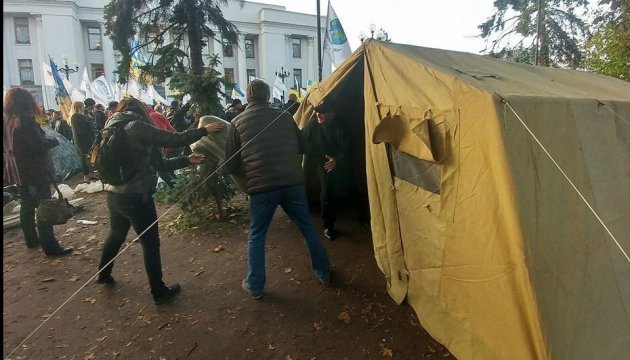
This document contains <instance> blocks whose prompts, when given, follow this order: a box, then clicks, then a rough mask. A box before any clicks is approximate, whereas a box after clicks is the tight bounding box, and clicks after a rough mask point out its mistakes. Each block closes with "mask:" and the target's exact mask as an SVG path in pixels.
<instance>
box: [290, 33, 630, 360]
mask: <svg viewBox="0 0 630 360" xmlns="http://www.w3.org/2000/svg"><path fill="white" fill-rule="evenodd" d="M322 99H323V100H324V101H327V102H331V103H333V104H334V105H336V106H335V107H336V108H337V109H348V108H349V109H352V111H354V112H355V113H357V114H358V116H356V117H354V118H352V119H351V120H352V121H354V125H356V126H357V127H359V126H360V127H363V126H364V131H363V134H362V135H363V136H364V139H363V140H364V144H365V145H364V150H365V152H364V153H365V162H364V164H365V175H366V179H367V188H368V193H369V201H370V211H371V224H372V234H373V242H374V251H375V257H376V261H377V263H378V266H379V267H380V269H381V271H382V272H383V273H384V275H385V278H386V280H387V290H388V292H389V294H390V295H391V296H392V298H393V299H394V300H395V301H397V302H399V303H400V302H402V301H404V300H407V301H408V302H409V303H410V304H411V305H412V307H413V308H414V309H415V311H416V313H417V314H418V316H419V319H420V321H421V323H422V325H423V327H424V328H426V329H427V331H428V332H429V333H430V334H431V335H432V336H433V337H435V338H436V339H437V340H438V341H440V342H441V343H442V344H444V345H445V346H447V347H448V349H449V350H450V351H451V352H452V353H453V354H454V355H455V356H456V357H457V358H458V359H461V360H465V359H484V360H489V359H511V360H512V359H524V360H525V359H527V360H529V359H571V360H576V359H584V360H590V359H610V360H615V359H622V358H627V357H628V354H630V259H628V256H627V254H628V253H630V186H629V185H628V184H629V181H630V180H629V179H630V83H627V82H624V81H622V80H618V79H614V78H610V77H606V76H601V75H596V74H592V73H586V72H580V71H572V70H563V69H551V68H542V67H535V66H531V65H525V64H516V63H510V62H506V61H502V60H497V59H493V58H489V57H485V56H479V55H473V54H468V53H461V52H454V51H445V50H439V49H429V48H422V47H415V46H408V45H401V44H393V43H383V42H378V41H374V40H369V41H367V42H366V43H364V44H363V45H362V46H361V48H359V49H358V50H357V51H355V52H354V53H353V55H352V56H351V57H350V58H349V59H347V60H346V62H344V63H343V64H342V65H341V66H340V67H339V68H338V69H337V70H336V71H335V72H333V74H331V76H330V77H329V78H328V79H326V80H324V81H323V82H322V83H321V84H319V86H318V87H317V88H315V89H313V90H311V92H309V94H308V95H307V98H306V100H305V101H303V102H302V105H301V106H300V108H299V109H298V112H297V113H296V115H295V119H296V122H298V124H300V126H304V125H305V124H306V122H307V121H308V118H309V117H310V116H311V115H312V111H313V106H314V105H317V104H318V103H319V101H321V100H322ZM554 162H555V164H554ZM556 164H557V166H556ZM558 167H559V168H560V169H561V170H559V169H558ZM565 176H566V177H565ZM567 178H568V179H569V180H570V181H569V180H567ZM576 190H577V191H576ZM578 191H579V194H578ZM589 207H590V208H589ZM594 213H595V214H596V215H597V216H596V215H595V214H594ZM598 217H599V219H598ZM600 219H601V221H600ZM624 252H625V253H624Z"/></svg>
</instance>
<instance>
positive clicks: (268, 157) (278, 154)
mask: <svg viewBox="0 0 630 360" xmlns="http://www.w3.org/2000/svg"><path fill="white" fill-rule="evenodd" d="M270 123H272V124H271V125H270ZM267 126H269V127H267ZM265 127H267V128H266V129H265ZM263 129H264V130H263ZM250 141H251V142H250ZM241 149H242V151H241V152H240V153H239V150H241ZM303 153H304V140H303V139H302V134H301V133H300V130H299V128H298V127H297V125H296V124H295V121H293V117H292V116H291V115H290V114H288V113H286V112H283V111H282V110H280V109H275V108H272V107H271V106H269V104H267V103H259V102H251V103H250V104H249V105H248V106H247V109H245V111H244V112H242V113H241V114H239V115H238V116H236V117H235V118H234V120H232V123H231V125H230V127H229V129H228V135H227V142H226V151H225V158H226V159H228V160H229V161H228V162H227V163H226V168H227V170H228V172H230V173H236V172H237V171H238V170H239V169H241V168H242V170H244V171H245V176H246V178H247V193H248V194H250V195H253V194H257V193H261V192H266V191H272V190H276V189H279V188H283V187H288V186H293V185H297V184H302V183H304V175H303V172H302V163H301V156H300V154H303ZM230 158H231V160H230Z"/></svg>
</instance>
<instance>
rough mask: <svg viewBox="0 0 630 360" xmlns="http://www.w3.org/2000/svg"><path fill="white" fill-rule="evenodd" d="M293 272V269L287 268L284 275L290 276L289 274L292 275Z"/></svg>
mask: <svg viewBox="0 0 630 360" xmlns="http://www.w3.org/2000/svg"><path fill="white" fill-rule="evenodd" d="M291 271H293V269H291V268H286V269H284V273H285V274H288V273H290V272H291Z"/></svg>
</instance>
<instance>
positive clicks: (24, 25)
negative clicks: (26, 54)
mask: <svg viewBox="0 0 630 360" xmlns="http://www.w3.org/2000/svg"><path fill="white" fill-rule="evenodd" d="M13 24H14V26H15V42H16V43H18V44H30V43H31V34H30V33H29V31H28V18H25V17H16V18H13Z"/></svg>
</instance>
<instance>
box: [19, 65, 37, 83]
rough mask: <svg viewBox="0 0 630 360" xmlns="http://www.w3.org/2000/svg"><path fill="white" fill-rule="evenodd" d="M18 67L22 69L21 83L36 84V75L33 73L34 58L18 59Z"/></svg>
mask: <svg viewBox="0 0 630 360" xmlns="http://www.w3.org/2000/svg"><path fill="white" fill-rule="evenodd" d="M18 68H19V70H20V84H21V85H35V76H34V74H33V60H31V59H18Z"/></svg>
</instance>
